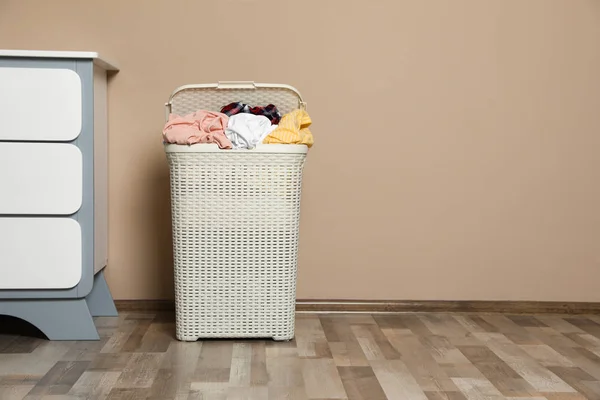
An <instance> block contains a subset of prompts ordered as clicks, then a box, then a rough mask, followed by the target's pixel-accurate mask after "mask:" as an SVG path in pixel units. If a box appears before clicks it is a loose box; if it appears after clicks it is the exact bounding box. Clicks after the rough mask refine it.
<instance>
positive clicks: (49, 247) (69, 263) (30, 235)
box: [0, 218, 82, 289]
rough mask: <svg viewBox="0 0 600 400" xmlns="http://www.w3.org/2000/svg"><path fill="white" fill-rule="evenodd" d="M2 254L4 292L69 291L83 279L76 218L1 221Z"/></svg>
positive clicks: (0, 269)
mask: <svg viewBox="0 0 600 400" xmlns="http://www.w3.org/2000/svg"><path fill="white" fill-rule="evenodd" d="M0 254H2V258H1V259H0V289H68V288H72V287H74V286H75V285H77V284H78V283H79V281H80V280H81V274H82V256H81V254H82V253H81V228H80V226H79V223H78V222H77V221H75V220H74V219H70V218H0Z"/></svg>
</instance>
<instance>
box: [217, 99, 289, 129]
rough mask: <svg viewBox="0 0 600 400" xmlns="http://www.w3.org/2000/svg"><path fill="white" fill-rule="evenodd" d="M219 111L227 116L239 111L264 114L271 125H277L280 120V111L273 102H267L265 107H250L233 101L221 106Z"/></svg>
mask: <svg viewBox="0 0 600 400" xmlns="http://www.w3.org/2000/svg"><path fill="white" fill-rule="evenodd" d="M221 112H222V113H223V114H225V115H227V116H228V117H231V116H232V115H235V114H239V113H247V114H254V115H264V116H265V117H267V118H269V120H270V121H271V125H277V124H279V121H281V113H280V112H279V110H278V109H277V107H275V106H274V105H273V104H269V105H268V106H265V107H260V106H257V107H250V106H249V105H248V104H244V103H241V102H235V103H230V104H227V105H226V106H223V108H221Z"/></svg>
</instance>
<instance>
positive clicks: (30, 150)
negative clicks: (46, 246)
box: [0, 142, 83, 215]
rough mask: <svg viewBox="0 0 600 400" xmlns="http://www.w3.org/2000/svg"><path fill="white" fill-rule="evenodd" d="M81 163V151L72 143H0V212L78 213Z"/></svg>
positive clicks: (80, 191) (81, 178) (81, 194)
mask: <svg viewBox="0 0 600 400" xmlns="http://www.w3.org/2000/svg"><path fill="white" fill-rule="evenodd" d="M82 163H83V160H82V155H81V151H80V150H79V148H77V147H76V146H74V145H71V144H63V143H2V142H0V188H2V190H1V194H0V214H45V215H69V214H73V213H75V212H77V211H78V210H79V209H80V208H81V202H82V199H83V193H82V191H83V186H82V185H83V164H82Z"/></svg>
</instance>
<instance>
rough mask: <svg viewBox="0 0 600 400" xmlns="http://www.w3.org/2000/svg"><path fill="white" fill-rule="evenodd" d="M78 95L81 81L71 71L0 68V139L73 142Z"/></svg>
mask: <svg viewBox="0 0 600 400" xmlns="http://www.w3.org/2000/svg"><path fill="white" fill-rule="evenodd" d="M81 93H82V92H81V79H80V78H79V75H77V73H76V72H75V71H73V70H70V69H55V68H8V67H2V68H0V140H17V141H18V140H21V141H71V140H74V139H76V138H77V137H78V136H79V134H80V132H81V121H82V100H81Z"/></svg>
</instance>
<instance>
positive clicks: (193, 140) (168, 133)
mask: <svg viewBox="0 0 600 400" xmlns="http://www.w3.org/2000/svg"><path fill="white" fill-rule="evenodd" d="M311 123H312V121H311V119H310V117H309V115H308V113H307V112H306V110H304V109H295V110H293V111H291V112H289V113H287V114H284V115H283V116H282V115H281V113H280V112H279V110H277V107H276V106H275V105H273V104H269V105H267V106H264V107H262V106H250V105H248V104H244V103H242V102H235V103H231V104H227V105H225V106H223V107H222V108H221V111H220V112H215V111H208V110H198V111H196V112H194V113H191V114H188V115H185V116H180V115H177V114H171V115H169V120H168V121H167V123H166V124H165V127H164V129H163V141H164V142H165V143H174V144H185V145H192V144H197V143H216V144H217V145H218V146H219V148H221V149H253V148H255V147H256V146H257V145H258V144H304V145H307V146H308V147H311V146H312V145H313V143H314V139H313V135H312V133H311V132H310V130H309V129H308V127H309V126H310V124H311Z"/></svg>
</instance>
